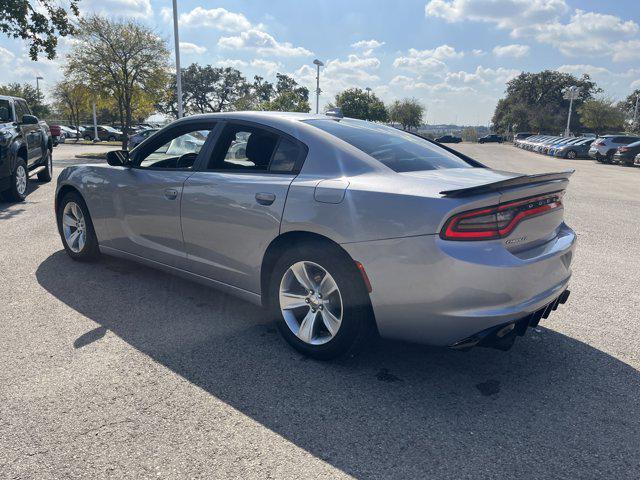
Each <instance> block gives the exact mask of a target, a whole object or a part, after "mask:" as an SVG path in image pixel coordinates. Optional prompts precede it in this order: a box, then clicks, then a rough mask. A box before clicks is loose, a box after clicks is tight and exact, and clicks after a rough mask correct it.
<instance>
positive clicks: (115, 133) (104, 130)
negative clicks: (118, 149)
mask: <svg viewBox="0 0 640 480" xmlns="http://www.w3.org/2000/svg"><path fill="white" fill-rule="evenodd" d="M94 135H95V132H94V129H93V127H91V126H88V127H87V128H86V130H85V131H84V133H83V134H82V138H84V139H85V140H93V139H94ZM125 137H126V136H125V135H124V134H123V133H122V132H121V131H120V130H116V129H115V128H113V127H110V126H108V125H98V139H100V140H101V141H109V142H115V141H122V140H123V139H124V138H125Z"/></svg>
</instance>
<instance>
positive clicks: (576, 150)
mask: <svg viewBox="0 0 640 480" xmlns="http://www.w3.org/2000/svg"><path fill="white" fill-rule="evenodd" d="M594 140H595V139H594V138H579V139H578V140H576V141H575V142H574V143H571V144H568V145H560V146H556V147H555V148H553V149H551V151H550V152H549V154H550V155H553V156H555V157H561V158H568V159H569V160H573V159H575V158H588V157H589V147H590V146H591V144H592V143H593V142H594Z"/></svg>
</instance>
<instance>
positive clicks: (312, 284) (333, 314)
mask: <svg viewBox="0 0 640 480" xmlns="http://www.w3.org/2000/svg"><path fill="white" fill-rule="evenodd" d="M279 300H280V311H281V312H282V316H283V317H284V320H285V322H286V324H287V326H288V327H289V329H290V330H291V332H293V334H294V335H295V336H296V337H298V338H299V339H300V340H302V341H303V342H305V343H307V344H310V345H322V344H324V343H327V342H329V341H330V340H332V339H333V338H334V337H335V336H336V334H337V333H338V330H339V329H340V325H341V324H342V316H343V313H344V307H343V303H342V294H341V293H340V289H339V288H338V285H337V283H336V281H335V280H334V278H333V277H332V276H331V274H330V273H329V272H328V271H327V270H326V269H325V268H323V267H322V266H320V265H318V264H317V263H314V262H309V261H301V262H297V263H294V264H293V265H291V266H290V267H289V268H288V269H287V271H286V272H285V273H284V275H283V277H282V281H281V282H280V290H279Z"/></svg>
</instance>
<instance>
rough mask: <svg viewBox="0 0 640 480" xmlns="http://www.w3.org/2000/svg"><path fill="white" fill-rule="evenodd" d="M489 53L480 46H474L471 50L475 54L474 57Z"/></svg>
mask: <svg viewBox="0 0 640 480" xmlns="http://www.w3.org/2000/svg"><path fill="white" fill-rule="evenodd" d="M486 54H487V52H485V51H484V50H482V49H480V48H474V49H473V50H471V55H473V56H474V57H483V56H485V55H486Z"/></svg>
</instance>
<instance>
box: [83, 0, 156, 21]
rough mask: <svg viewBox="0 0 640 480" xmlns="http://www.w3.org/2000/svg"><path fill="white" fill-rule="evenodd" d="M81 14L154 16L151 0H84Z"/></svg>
mask: <svg viewBox="0 0 640 480" xmlns="http://www.w3.org/2000/svg"><path fill="white" fill-rule="evenodd" d="M79 6H80V10H81V14H83V15H86V14H92V13H99V14H102V15H109V16H117V17H134V18H149V17H153V9H152V8H151V0H83V1H82V2H80V4H79Z"/></svg>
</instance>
